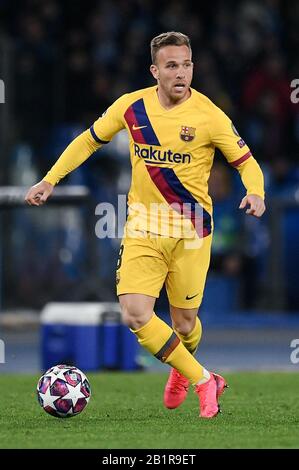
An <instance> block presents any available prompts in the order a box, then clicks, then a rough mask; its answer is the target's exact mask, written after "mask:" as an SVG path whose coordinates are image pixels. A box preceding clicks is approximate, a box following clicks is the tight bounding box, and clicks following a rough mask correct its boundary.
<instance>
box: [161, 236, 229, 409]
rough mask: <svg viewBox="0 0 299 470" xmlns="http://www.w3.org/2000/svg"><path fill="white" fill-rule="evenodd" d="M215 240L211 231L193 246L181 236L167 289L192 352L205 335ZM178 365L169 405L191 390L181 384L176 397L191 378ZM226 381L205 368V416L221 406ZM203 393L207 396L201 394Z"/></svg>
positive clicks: (199, 388)
mask: <svg viewBox="0 0 299 470" xmlns="http://www.w3.org/2000/svg"><path fill="white" fill-rule="evenodd" d="M211 242H212V235H209V236H207V237H205V238H204V239H202V241H201V243H200V244H199V246H197V247H195V248H192V247H190V245H188V244H187V245H186V244H185V240H183V239H182V240H180V241H179V243H177V245H176V247H175V250H174V253H173V257H172V263H171V265H170V267H169V274H168V276H167V278H166V290H167V294H168V299H169V303H170V305H171V306H172V309H171V312H172V318H173V324H174V327H176V326H177V328H178V329H179V330H180V332H179V335H180V339H181V341H182V343H185V346H186V347H187V348H188V349H189V351H191V352H189V354H191V353H192V352H193V353H194V352H195V350H196V347H197V345H198V342H199V340H200V337H201V324H200V321H199V319H198V320H196V318H197V311H198V308H199V306H200V304H201V301H202V297H203V291H204V286H205V281H206V275H207V271H208V267H209V262H210V251H211ZM175 369H177V370H176V371H171V374H170V377H169V380H168V382H167V384H166V389H165V393H164V403H165V405H166V406H168V407H169V408H170V407H171V408H174V407H176V406H178V405H179V404H180V403H182V402H183V401H184V399H185V397H186V394H187V387H186V386H185V388H184V389H183V388H182V387H179V392H178V395H179V396H178V397H177V399H176V400H175V398H174V395H175V392H176V390H177V386H178V383H180V385H182V386H184V385H185V384H186V382H185V378H188V377H187V376H186V375H185V374H184V373H183V372H182V370H180V369H178V368H176V367H175ZM205 379H206V383H205ZM225 385H226V383H225V381H224V379H222V377H221V376H218V375H216V374H215V375H214V374H212V373H209V372H208V371H205V375H204V374H203V378H202V380H201V383H200V384H199V386H197V387H196V391H197V393H198V395H199V398H200V401H201V415H202V416H203V415H205V414H206V410H207V409H210V408H212V409H215V408H216V405H217V406H218V397H219V396H220V394H221V393H222V392H223V389H224V387H225ZM171 388H172V393H171ZM202 394H203V396H201V395H202ZM169 405H171V406H169ZM175 405H176V406H175ZM208 414H209V412H208Z"/></svg>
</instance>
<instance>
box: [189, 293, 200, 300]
mask: <svg viewBox="0 0 299 470" xmlns="http://www.w3.org/2000/svg"><path fill="white" fill-rule="evenodd" d="M197 295H198V293H197V294H195V295H192V297H189V295H186V300H191V299H194V297H196V296H197Z"/></svg>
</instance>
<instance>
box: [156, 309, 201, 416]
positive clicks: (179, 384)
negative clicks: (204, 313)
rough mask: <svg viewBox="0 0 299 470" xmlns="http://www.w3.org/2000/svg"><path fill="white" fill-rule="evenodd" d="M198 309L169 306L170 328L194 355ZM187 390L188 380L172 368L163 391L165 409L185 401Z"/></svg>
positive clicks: (197, 335) (198, 332) (197, 332)
mask: <svg viewBox="0 0 299 470" xmlns="http://www.w3.org/2000/svg"><path fill="white" fill-rule="evenodd" d="M197 313H198V309H197V308H193V309H184V308H179V307H174V306H173V305H170V315H171V320H172V327H173V330H174V331H175V333H176V334H177V336H178V337H179V338H180V340H181V341H182V343H183V345H184V346H185V348H186V349H188V351H189V352H190V353H191V354H193V355H194V354H195V352H196V350H197V346H198V344H199V341H200V338H201V334H202V327H201V322H200V319H199V318H198V316H197ZM188 388H189V380H188V379H186V377H184V376H183V375H182V374H181V373H180V372H178V371H177V370H176V369H174V368H172V369H171V371H170V374H169V378H168V381H167V383H166V386H165V389H164V405H165V406H166V408H177V407H178V406H179V405H181V403H183V401H184V400H185V398H186V396H187V393H188Z"/></svg>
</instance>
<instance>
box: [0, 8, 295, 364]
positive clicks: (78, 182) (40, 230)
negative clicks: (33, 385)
mask: <svg viewBox="0 0 299 470" xmlns="http://www.w3.org/2000/svg"><path fill="white" fill-rule="evenodd" d="M0 12H1V13H0V78H1V80H3V82H4V84H5V103H3V104H0V328H1V329H0V338H1V339H2V340H4V342H5V352H6V358H5V359H6V362H5V363H4V364H0V372H13V371H23V372H34V373H35V372H38V371H40V369H41V367H42V366H41V356H40V343H41V336H40V312H41V310H42V309H43V307H44V306H45V305H46V304H47V303H48V302H83V301H84V302H105V301H109V302H115V301H117V298H116V296H115V287H114V277H115V265H116V259H117V253H118V249H119V242H120V240H119V239H118V238H116V239H115V238H106V239H102V240H99V239H98V238H97V237H96V235H95V225H96V222H97V220H98V217H97V216H96V214H95V208H96V206H97V204H98V203H99V202H103V201H105V202H109V203H112V204H114V205H116V203H117V197H118V194H126V192H127V190H128V188H129V184H130V162H129V155H128V148H127V136H126V133H120V134H118V135H117V136H116V138H115V139H114V140H113V142H112V143H111V144H109V145H108V146H105V148H103V149H102V150H100V151H99V152H97V153H96V154H94V155H93V156H92V157H91V158H90V159H89V160H88V161H87V162H86V163H85V164H84V165H82V166H81V167H80V168H79V169H78V170H76V171H75V172H73V173H72V174H71V175H69V176H68V177H67V178H66V179H65V180H64V181H63V182H62V183H61V184H60V185H59V187H58V188H57V190H56V192H55V196H54V197H53V198H52V200H51V201H50V202H49V204H47V205H46V206H44V207H43V208H32V207H31V208H30V207H26V206H25V204H24V203H23V196H24V194H25V192H26V190H27V189H28V188H29V186H31V185H32V184H34V183H36V182H37V181H39V180H40V179H41V178H42V177H43V176H44V175H45V173H46V172H47V170H48V169H49V167H50V166H51V165H52V164H53V163H54V162H55V160H56V159H57V157H58V156H59V154H60V153H61V152H62V150H63V149H64V148H65V147H66V145H67V144H68V143H69V142H70V141H71V140H72V139H73V138H74V137H75V136H76V135H77V134H79V133H80V132H81V131H83V130H84V129H85V128H87V127H89V126H90V125H91V123H92V122H93V121H94V120H95V119H97V117H98V116H99V115H101V114H102V113H103V112H104V111H105V109H106V108H107V107H108V106H109V105H110V104H111V103H112V102H113V101H114V100H115V99H116V98H117V97H119V96H120V95H121V94H123V93H125V92H130V91H133V90H135V89H138V88H143V87H146V86H150V85H152V84H154V82H153V80H152V77H151V75H150V73H149V70H148V69H149V65H150V51H149V42H150V40H151V38H152V37H153V36H154V35H156V34H159V33H160V32H163V31H169V30H178V31H182V32H184V33H185V34H187V35H189V36H190V38H191V41H192V48H193V60H194V63H195V72H194V80H193V87H194V88H196V89H198V90H199V91H201V92H202V93H204V94H206V95H207V96H208V97H209V98H211V99H212V100H213V101H214V102H215V103H216V104H217V105H219V106H220V107H221V108H222V109H223V110H224V111H225V112H226V113H227V114H228V115H229V116H230V117H231V118H232V121H233V122H234V124H235V125H236V127H237V129H238V131H239V133H240V134H241V136H242V137H243V138H244V139H245V140H246V142H247V143H248V145H249V146H250V147H251V150H252V151H253V154H254V156H255V157H256V159H257V160H258V161H259V163H260V164H261V166H262V169H263V171H264V175H265V183H266V191H267V199H266V205H267V208H268V210H267V213H266V214H265V216H264V217H263V218H262V220H256V219H254V218H252V217H248V216H245V215H244V213H240V211H239V210H238V206H239V202H240V200H241V198H242V197H243V195H244V190H243V187H242V184H241V182H240V179H239V176H238V173H237V172H236V171H235V170H232V169H231V168H229V167H228V165H227V164H226V163H225V161H224V158H223V157H222V156H221V155H218V154H217V155H216V157H215V164H214V167H213V170H212V174H211V178H210V194H211V196H212V198H213V200H214V214H215V236H214V244H213V251H212V262H211V268H210V271H209V276H208V281H207V287H206V292H205V297H204V302H203V305H202V307H201V309H200V313H201V318H202V321H203V325H204V335H203V340H202V343H201V347H200V348H199V352H198V354H200V355H201V362H204V363H206V364H207V365H208V366H209V368H216V369H218V370H219V369H220V370H221V369H222V370H224V369H246V370H248V369H252V370H260V369H265V370H270V369H271V370H275V369H277V370H285V369H288V370H293V371H296V372H298V367H299V366H298V364H297V365H296V364H293V363H292V362H291V360H290V353H291V351H292V350H291V348H290V343H291V341H292V339H294V338H298V337H299V289H298V285H299V270H298V266H299V242H298V240H299V104H298V103H297V104H296V103H294V102H292V101H291V93H292V91H293V89H292V87H291V82H292V80H294V79H296V78H299V55H298V50H299V4H298V2H296V1H289V2H283V1H279V0H259V1H254V0H244V1H239V2H236V1H232V0H231V1H230V0H228V1H225V2H224V1H217V0H215V1H214V2H213V4H212V5H210V4H209V3H204V4H201V5H200V8H199V6H198V5H197V6H195V3H194V4H193V2H190V3H189V2H188V3H187V4H186V3H184V2H182V1H176V0H171V1H164V0H160V1H159V2H151V1H144V0H109V1H105V0H103V1H100V0H89V1H88V2H86V1H85V2H84V1H82V0H73V1H70V0H66V1H64V2H59V1H58V0H23V1H18V0H13V1H11V0H0ZM156 310H157V312H158V313H159V314H160V315H162V316H164V317H167V315H168V308H167V299H166V297H165V293H164V292H163V293H162V295H161V298H160V299H159V301H158V306H157V309H156ZM139 362H140V364H142V365H143V366H144V367H148V368H149V369H150V368H155V367H159V364H156V362H152V361H150V360H149V358H148V357H146V356H144V357H141V358H139ZM157 362H158V361H157Z"/></svg>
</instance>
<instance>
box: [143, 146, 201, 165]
mask: <svg viewBox="0 0 299 470" xmlns="http://www.w3.org/2000/svg"><path fill="white" fill-rule="evenodd" d="M134 153H135V156H136V157H139V158H143V160H144V161H145V163H163V162H164V163H191V159H192V155H191V154H190V153H178V152H173V151H172V150H170V149H169V150H164V151H163V150H160V149H155V148H153V147H152V146H151V145H150V146H149V147H143V148H141V147H140V146H139V145H138V144H134Z"/></svg>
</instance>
